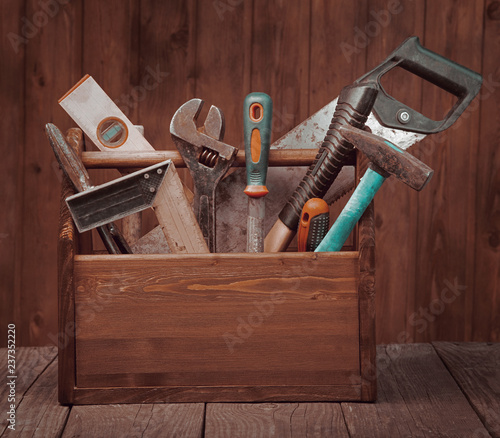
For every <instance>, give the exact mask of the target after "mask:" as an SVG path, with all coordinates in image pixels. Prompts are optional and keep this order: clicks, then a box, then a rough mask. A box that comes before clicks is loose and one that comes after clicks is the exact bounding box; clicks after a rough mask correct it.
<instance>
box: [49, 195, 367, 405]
mask: <svg viewBox="0 0 500 438" xmlns="http://www.w3.org/2000/svg"><path fill="white" fill-rule="evenodd" d="M64 195H65V196H67V195H68V190H67V186H66V185H65V190H64ZM77 240H78V239H77V238H76V232H75V229H74V225H73V222H72V220H71V218H70V216H69V214H67V211H66V206H65V204H64V203H62V213H61V242H60V250H61V254H60V267H59V268H60V287H59V294H60V297H59V303H60V332H61V333H65V335H64V336H63V337H61V341H62V342H60V345H59V354H60V361H61V362H60V363H61V367H60V371H59V375H60V392H59V394H60V395H59V396H60V401H61V402H62V403H68V404H94V403H142V402H149V403H151V402H215V401H217V402H240V401H299V400H300V401H342V400H344V401H373V400H374V399H375V397H376V378H375V376H376V374H375V339H374V333H375V330H374V316H375V315H374V273H375V268H374V259H373V249H374V239H373V209H372V208H369V209H368V210H367V212H366V213H365V215H364V216H363V218H362V220H361V221H360V224H359V226H358V227H357V231H356V236H355V239H354V242H355V243H354V249H355V250H354V251H341V252H337V253H294V252H288V253H275V254H270V253H263V254H196V255H195V254H193V255H190V254H182V255H179V254H158V255H145V254H133V255H93V254H79V253H78V250H77V247H78V245H77Z"/></svg>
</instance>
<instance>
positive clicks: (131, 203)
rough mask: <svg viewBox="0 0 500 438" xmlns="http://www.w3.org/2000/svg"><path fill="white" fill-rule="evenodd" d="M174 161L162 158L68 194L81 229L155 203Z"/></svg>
mask: <svg viewBox="0 0 500 438" xmlns="http://www.w3.org/2000/svg"><path fill="white" fill-rule="evenodd" d="M170 164H171V160H167V161H163V162H162V163H159V164H155V165H153V166H150V167H147V168H145V169H142V170H139V171H137V172H134V173H131V174H129V175H126V176H124V177H121V178H118V179H115V180H113V181H110V182H108V183H105V184H102V185H100V186H97V187H94V188H92V189H90V190H87V191H85V192H81V193H77V194H76V195H73V196H70V197H68V198H66V204H67V205H68V208H69V211H70V213H71V215H72V216H73V220H74V221H75V224H76V227H77V228H78V231H79V232H80V233H83V232H84V231H88V230H91V229H92V228H95V227H98V226H101V225H105V224H107V223H109V222H113V221H115V220H118V219H122V218H124V217H125V216H128V215H129V214H132V213H137V212H139V211H142V210H145V209H146V208H149V207H151V206H152V205H153V203H154V200H155V197H156V193H157V192H158V189H159V187H160V186H161V184H162V182H163V179H164V178H165V175H166V173H167V171H168V168H169V166H170Z"/></svg>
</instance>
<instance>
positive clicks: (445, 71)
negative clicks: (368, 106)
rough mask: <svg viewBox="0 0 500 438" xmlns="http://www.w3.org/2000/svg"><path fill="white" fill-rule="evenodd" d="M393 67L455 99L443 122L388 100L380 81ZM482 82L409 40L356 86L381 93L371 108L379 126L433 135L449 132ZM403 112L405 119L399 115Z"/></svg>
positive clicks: (415, 38)
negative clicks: (368, 86)
mask: <svg viewBox="0 0 500 438" xmlns="http://www.w3.org/2000/svg"><path fill="white" fill-rule="evenodd" d="M395 67H401V68H404V69H405V70H407V71H409V72H410V73H413V74H415V75H417V76H419V77H421V78H422V79H425V80H426V81H428V82H430V83H432V84H434V85H436V86H437V87H439V88H442V89H443V90H445V91H447V92H448V93H450V94H453V95H454V96H456V97H457V98H458V100H457V102H456V103H455V105H454V106H453V107H452V108H451V109H450V111H449V112H448V114H447V115H446V116H445V118H444V119H443V120H439V121H438V120H432V119H429V118H428V117H425V116H424V115H422V114H420V113H419V112H418V111H415V110H414V109H412V108H410V107H408V106H406V105H404V104H403V103H401V102H399V101H397V100H396V99H394V98H393V97H391V96H389V95H388V94H387V92H386V91H385V90H384V88H383V87H382V85H381V83H380V79H381V78H382V76H383V75H385V74H386V73H387V72H389V71H390V70H392V69H393V68H395ZM482 81H483V78H482V77H481V75H480V74H479V73H476V72H474V71H472V70H469V69H468V68H466V67H464V66H462V65H460V64H457V63H456V62H453V61H451V60H449V59H447V58H445V57H443V56H441V55H438V54H437V53H434V52H431V51H430V50H427V49H426V48H425V47H422V46H421V45H420V41H419V39H418V37H410V38H408V39H407V40H405V41H404V42H403V44H401V45H400V46H399V47H398V48H397V49H396V50H395V51H394V52H392V53H391V55H389V57H388V58H387V59H386V60H385V61H384V62H383V63H382V64H380V65H379V66H378V67H376V68H374V69H373V70H372V71H371V72H369V73H367V74H366V75H364V76H362V77H361V78H359V79H358V80H357V81H356V82H355V84H362V83H372V82H376V83H377V85H378V86H379V88H380V93H379V95H378V97H377V100H376V102H375V105H374V106H373V113H374V114H375V116H376V118H377V119H378V121H379V122H380V124H381V125H383V126H387V127H389V128H396V129H403V130H404V131H411V132H419V133H422V134H435V133H437V132H440V131H444V130H445V129H448V128H449V127H450V126H451V125H453V123H455V122H456V120H457V119H458V118H459V117H460V115H461V114H462V113H463V112H464V110H465V108H467V107H468V106H469V104H470V103H471V101H472V99H474V97H475V96H476V95H477V93H478V92H479V89H480V88H481V84H482ZM404 112H406V113H407V114H408V116H405V117H404V118H402V117H401V114H403V113H404Z"/></svg>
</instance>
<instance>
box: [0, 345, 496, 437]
mask: <svg viewBox="0 0 500 438" xmlns="http://www.w3.org/2000/svg"><path fill="white" fill-rule="evenodd" d="M16 362H17V363H16V372H17V373H16V374H17V380H16V426H15V431H12V430H10V429H9V428H8V425H9V423H8V414H7V412H8V410H9V403H8V401H7V399H8V396H9V388H8V386H7V385H6V384H5V382H6V379H5V378H4V379H3V382H4V383H3V384H2V386H1V387H0V421H1V422H0V436H2V437H3V436H5V437H10V436H12V437H14V436H22V437H60V436H62V437H103V438H104V437H106V438H110V437H211V438H212V437H231V438H232V437H280V438H281V437H384V438H386V437H399V436H403V437H437V436H439V437H468V438H469V437H472V438H481V437H490V436H491V437H500V343H496V344H484V343H446V342H438V343H435V344H432V345H431V344H407V345H387V346H379V347H378V348H377V366H378V372H377V373H378V391H379V392H378V394H379V395H378V401H377V402H376V403H207V404H203V403H193V404H188V403H184V404H170V405H168V404H144V405H133V404H132V405H125V404H124V405H107V406H74V407H66V406H60V405H59V404H58V402H57V351H56V349H55V348H53V347H43V348H19V349H18V350H17V351H16ZM0 365H1V367H2V368H1V369H2V371H1V373H5V372H6V371H7V350H6V349H0ZM4 375H5V374H4Z"/></svg>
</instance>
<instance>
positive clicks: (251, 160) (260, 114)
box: [243, 93, 273, 252]
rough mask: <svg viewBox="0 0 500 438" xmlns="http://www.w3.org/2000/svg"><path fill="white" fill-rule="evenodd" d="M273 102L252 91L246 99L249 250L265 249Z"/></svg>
mask: <svg viewBox="0 0 500 438" xmlns="http://www.w3.org/2000/svg"><path fill="white" fill-rule="evenodd" d="M272 118H273V101H272V100H271V98H270V97H269V96H268V95H267V94H266V93H250V94H249V95H247V96H246V97H245V100H244V102H243V137H244V141H245V161H246V171H247V186H246V187H245V190H244V192H245V194H246V195H247V196H248V218H247V252H263V251H264V217H265V211H266V204H265V202H264V196H266V195H267V194H268V193H269V190H268V189H267V187H266V176H267V165H268V162H269V145H270V144H271V123H272Z"/></svg>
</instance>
